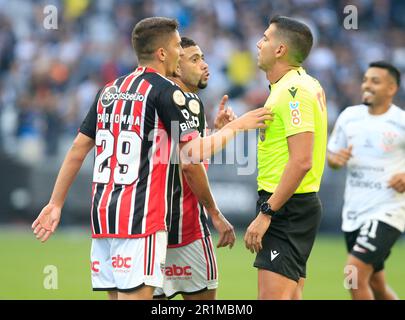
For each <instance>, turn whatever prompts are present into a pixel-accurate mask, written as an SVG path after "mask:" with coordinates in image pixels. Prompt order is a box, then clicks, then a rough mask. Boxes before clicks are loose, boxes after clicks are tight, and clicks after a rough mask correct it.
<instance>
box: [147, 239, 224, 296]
mask: <svg viewBox="0 0 405 320" xmlns="http://www.w3.org/2000/svg"><path fill="white" fill-rule="evenodd" d="M216 288H218V269H217V261H216V257H215V252H214V248H213V246H212V241H211V237H209V236H208V237H206V238H203V239H198V240H196V241H194V242H192V243H190V244H188V245H185V246H183V247H178V248H168V249H167V255H166V266H165V273H164V282H163V288H156V289H155V292H154V297H159V298H162V297H167V298H169V299H170V298H173V297H174V296H175V295H177V294H179V293H182V294H183V293H184V294H193V293H199V292H201V291H204V290H207V289H216Z"/></svg>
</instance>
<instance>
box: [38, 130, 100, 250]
mask: <svg viewBox="0 0 405 320" xmlns="http://www.w3.org/2000/svg"><path fill="white" fill-rule="evenodd" d="M93 146H94V140H93V139H91V138H89V137H87V136H86V135H84V134H82V133H79V134H78V135H77V137H76V139H75V140H74V142H73V145H72V147H71V148H70V150H69V151H68V153H67V154H66V157H65V160H64V161H63V164H62V167H61V168H60V170H59V174H58V177H57V179H56V182H55V186H54V189H53V192H52V195H51V198H50V200H49V203H48V204H47V205H46V206H45V207H44V208H43V209H42V211H41V213H40V214H39V215H38V218H37V219H36V220H35V221H34V223H33V224H32V229H33V230H34V234H35V235H36V238H37V239H38V240H40V241H41V242H45V241H46V240H48V238H49V237H50V236H51V234H52V233H53V232H55V230H56V228H57V226H58V224H59V220H60V216H61V212H62V207H63V204H64V202H65V199H66V196H67V193H68V191H69V189H70V186H71V185H72V183H73V181H74V179H75V177H76V175H77V173H78V172H79V170H80V168H81V166H82V164H83V161H84V159H85V158H86V155H87V154H88V153H89V151H90V150H91V149H92V148H93Z"/></svg>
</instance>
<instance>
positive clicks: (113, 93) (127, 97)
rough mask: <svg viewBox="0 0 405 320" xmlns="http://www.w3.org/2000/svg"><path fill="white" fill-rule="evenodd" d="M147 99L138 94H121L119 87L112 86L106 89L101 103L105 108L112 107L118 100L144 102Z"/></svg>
mask: <svg viewBox="0 0 405 320" xmlns="http://www.w3.org/2000/svg"><path fill="white" fill-rule="evenodd" d="M144 99H145V97H144V96H143V95H142V94H140V93H138V92H134V93H131V92H119V90H118V88H117V86H110V87H107V88H105V89H104V91H103V94H102V95H101V98H100V101H101V105H102V106H103V107H104V108H108V107H110V106H112V104H113V102H114V101H116V100H124V101H141V102H142V101H143V100H144Z"/></svg>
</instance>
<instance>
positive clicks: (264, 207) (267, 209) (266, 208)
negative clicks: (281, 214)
mask: <svg viewBox="0 0 405 320" xmlns="http://www.w3.org/2000/svg"><path fill="white" fill-rule="evenodd" d="M260 212H262V213H263V214H265V215H267V216H270V217H272V216H274V214H275V213H276V212H275V211H274V210H273V209H272V208H271V205H270V203H268V202H267V201H265V202H263V203H262V204H261V205H260Z"/></svg>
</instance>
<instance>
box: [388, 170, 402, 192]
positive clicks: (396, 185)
mask: <svg viewBox="0 0 405 320" xmlns="http://www.w3.org/2000/svg"><path fill="white" fill-rule="evenodd" d="M388 187H390V188H393V189H394V190H395V191H397V192H399V193H404V192H405V173H398V174H395V175H393V176H392V178H391V179H390V181H388Z"/></svg>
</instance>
